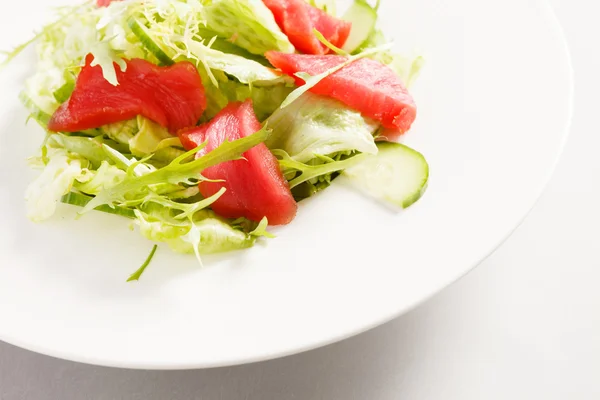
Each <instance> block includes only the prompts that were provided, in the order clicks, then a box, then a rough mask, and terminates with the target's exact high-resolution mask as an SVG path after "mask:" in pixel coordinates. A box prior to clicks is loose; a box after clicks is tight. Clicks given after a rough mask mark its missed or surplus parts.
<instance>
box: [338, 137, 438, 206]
mask: <svg viewBox="0 0 600 400" xmlns="http://www.w3.org/2000/svg"><path fill="white" fill-rule="evenodd" d="M377 147H378V148H379V153H378V154H377V155H370V156H367V157H366V158H365V160H364V161H362V162H361V163H360V164H358V165H356V166H353V167H351V168H349V169H347V170H345V171H344V172H343V176H344V177H346V180H347V181H349V182H350V184H351V185H352V186H354V187H356V188H357V189H359V190H360V191H362V192H364V193H365V194H367V195H369V196H371V197H374V198H376V199H378V200H383V201H385V202H387V203H391V204H393V205H396V206H399V207H401V208H408V207H410V206H411V205H413V204H414V203H416V202H417V200H419V199H420V198H421V197H422V196H423V194H424V193H425V191H426V189H427V183H428V181H429V165H428V164H427V161H426V160H425V157H423V155H422V154H421V153H419V152H417V151H415V150H413V149H411V148H410V147H407V146H404V145H402V144H399V143H387V142H385V143H379V144H378V145H377Z"/></svg>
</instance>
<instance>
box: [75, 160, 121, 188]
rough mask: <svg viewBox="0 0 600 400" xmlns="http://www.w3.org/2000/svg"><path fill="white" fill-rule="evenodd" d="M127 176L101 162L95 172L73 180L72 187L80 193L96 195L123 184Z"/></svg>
mask: <svg viewBox="0 0 600 400" xmlns="http://www.w3.org/2000/svg"><path fill="white" fill-rule="evenodd" d="M126 177H127V174H126V173H125V171H123V170H122V169H119V168H118V167H116V166H114V165H112V164H109V163H108V162H107V161H102V164H101V165H100V168H98V169H97V170H88V171H86V173H85V174H83V175H81V176H78V177H77V178H75V182H74V185H73V186H74V187H75V189H77V190H79V191H80V192H82V193H85V194H90V195H96V194H98V193H100V192H102V191H103V190H106V189H109V188H111V187H113V186H116V185H118V184H119V183H121V182H123V180H124V179H125V178H126Z"/></svg>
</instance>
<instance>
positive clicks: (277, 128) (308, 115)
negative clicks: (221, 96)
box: [266, 92, 379, 163]
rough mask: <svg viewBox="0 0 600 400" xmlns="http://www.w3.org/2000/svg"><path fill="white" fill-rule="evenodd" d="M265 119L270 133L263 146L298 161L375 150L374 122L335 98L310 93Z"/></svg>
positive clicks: (372, 151)
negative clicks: (319, 156) (282, 151)
mask: <svg viewBox="0 0 600 400" xmlns="http://www.w3.org/2000/svg"><path fill="white" fill-rule="evenodd" d="M267 122H268V125H269V128H270V129H272V130H273V132H272V133H271V136H270V137H269V139H268V140H267V142H266V145H267V146H268V147H269V148H270V149H281V150H284V151H285V152H286V153H287V154H288V155H289V156H290V157H291V158H292V159H294V160H295V161H299V162H301V163H306V162H308V161H311V160H313V159H314V158H315V157H317V155H323V156H327V155H331V154H336V153H340V152H349V151H350V152H360V153H369V154H376V153H377V146H376V144H375V139H374V138H373V134H374V133H375V132H376V131H377V129H378V128H379V124H378V123H377V122H375V121H371V120H368V119H366V118H364V117H363V116H362V115H361V114H360V113H359V112H356V111H354V110H351V109H349V108H348V107H347V106H346V105H344V104H342V103H340V102H338V101H336V100H333V99H330V98H327V97H322V96H318V95H315V94H312V93H310V92H307V93H304V94H303V95H302V96H301V97H300V98H298V100H297V101H295V102H294V103H293V104H290V105H289V106H288V107H286V108H284V109H279V110H277V111H276V112H275V113H274V114H273V115H272V116H271V117H269V118H268V119H267Z"/></svg>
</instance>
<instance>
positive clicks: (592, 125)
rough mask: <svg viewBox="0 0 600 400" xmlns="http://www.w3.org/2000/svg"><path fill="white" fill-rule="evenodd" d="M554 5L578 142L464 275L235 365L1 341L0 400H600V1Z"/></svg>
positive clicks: (561, 1)
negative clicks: (408, 301)
mask: <svg viewBox="0 0 600 400" xmlns="http://www.w3.org/2000/svg"><path fill="white" fill-rule="evenodd" d="M524 1H528V0H524ZM552 3H553V5H554V6H555V8H556V10H557V14H558V16H559V19H560V20H561V21H562V23H563V25H564V27H565V31H566V34H567V37H568V39H569V42H570V45H571V49H572V53H573V58H574V60H573V61H574V67H575V71H576V80H577V88H576V104H575V107H576V111H575V118H574V125H573V130H572V135H571V139H570V141H569V143H568V145H567V149H566V152H565V155H564V157H563V159H562V161H561V163H560V165H559V167H558V170H557V172H556V175H555V177H554V179H553V180H552V182H551V184H550V186H549V188H548V189H547V191H546V193H545V195H544V196H543V198H542V199H541V201H540V202H539V204H538V205H537V207H536V208H535V210H534V211H533V212H532V214H531V216H530V217H529V218H528V219H527V220H526V221H525V223H524V224H523V225H522V227H521V228H520V229H519V230H518V231H517V232H516V233H515V234H514V236H513V237H512V238H511V239H509V241H508V242H507V243H506V244H505V245H504V246H503V247H502V248H501V249H500V250H498V251H497V252H496V254H494V255H493V256H492V257H491V258H490V259H489V260H487V261H486V262H484V263H483V264H482V265H481V266H480V267H479V268H478V269H477V270H476V271H474V272H473V273H471V274H470V275H469V276H467V277H466V278H465V279H463V280H462V281H460V282H459V283H457V284H455V285H454V286H452V287H450V288H448V289H446V290H445V291H444V292H442V293H441V294H439V295H438V296H436V297H435V298H434V299H432V300H431V301H429V302H428V303H426V304H424V305H422V306H421V307H419V308H418V309H416V310H415V311H413V312H411V313H409V314H407V315H405V316H403V317H401V318H399V319H397V320H396V321H394V322H392V323H390V324H387V325H385V326H383V327H381V328H378V329H375V330H374V331H371V332H369V333H366V334H364V335H362V336H359V337H356V338H353V339H350V340H347V341H345V342H342V343H338V344H335V345H332V346H329V347H326V348H323V349H320V350H316V351H312V352H309V353H305V354H301V355H297V356H293V357H289V358H286V359H281V360H275V361H271V362H266V363H261V364H254V365H247V366H241V367H236V368H225V369H216V370H207V371H183V372H146V371H125V370H116V369H108V368H100V367H93V366H86V365H80V364H75V363H71V362H66V361H60V360H56V359H52V358H49V357H45V356H40V355H36V354H33V353H30V352H27V351H24V350H20V349H17V348H15V347H12V346H10V345H7V344H0V399H2V400H21V399H31V400H42V399H65V400H68V399H99V400H102V399H144V400H153V399H157V400H158V399H161V400H163V399H174V400H178V399H225V400H228V399H242V400H287V399H300V400H304V399H307V400H308V399H310V400H312V399H325V400H335V399H340V400H352V399H377V400H379V399H381V400H386V399H390V400H391V399H411V400H420V399H423V400H425V399H427V400H432V399H433V400H435V399H443V400H451V399H460V400H470V399H473V400H475V399H477V400H480V399H509V398H510V399H545V400H551V399H556V400H559V399H560V400H563V399H578V400H579V399H590V400H592V399H599V398H600V379H598V376H599V375H600V312H599V311H600V290H599V285H598V283H599V282H600V255H599V252H598V251H597V249H598V242H599V239H600V208H599V205H600V157H599V156H598V151H599V149H600V132H599V128H598V114H599V111H598V105H599V103H598V96H597V93H598V92H600V77H599V75H600V46H598V44H597V39H598V38H599V37H600V25H598V24H597V16H598V15H599V11H600V4H598V2H597V1H592V0H571V1H568V2H567V1H566V0H553V1H552ZM532 51H534V49H532ZM515 62H518V60H515ZM548 84H549V87H551V85H552V82H549V83H548Z"/></svg>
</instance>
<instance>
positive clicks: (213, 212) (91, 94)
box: [6, 0, 429, 277]
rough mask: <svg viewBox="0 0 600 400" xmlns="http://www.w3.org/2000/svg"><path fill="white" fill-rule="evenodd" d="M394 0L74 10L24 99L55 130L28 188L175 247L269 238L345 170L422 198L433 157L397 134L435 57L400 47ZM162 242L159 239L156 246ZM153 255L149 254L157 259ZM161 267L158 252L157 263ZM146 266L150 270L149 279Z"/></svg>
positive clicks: (243, 0) (61, 15)
mask: <svg viewBox="0 0 600 400" xmlns="http://www.w3.org/2000/svg"><path fill="white" fill-rule="evenodd" d="M378 8H379V4H376V5H371V4H369V3H367V1H366V0H356V1H355V2H354V4H353V5H352V6H351V7H350V9H349V10H347V11H346V12H345V13H344V14H343V15H341V16H338V14H337V13H336V11H337V10H336V7H335V1H327V0H311V1H305V0H121V1H119V0H95V1H94V2H91V1H88V2H86V3H84V4H81V5H79V6H75V7H63V8H59V9H58V10H57V13H58V16H57V19H56V21H55V22H53V23H51V24H49V25H47V26H46V27H44V28H43V29H42V30H41V32H39V34H37V36H36V37H35V38H34V39H33V40H32V41H30V42H29V43H26V44H24V45H22V46H19V47H18V48H17V49H15V50H14V51H13V52H12V53H10V54H9V56H8V58H7V60H6V61H7V62H8V61H10V59H12V58H13V57H15V56H16V55H17V54H18V53H19V52H21V51H22V50H23V49H24V48H25V47H27V45H29V44H32V43H35V46H36V51H37V56H38V64H37V72H36V73H35V74H34V75H33V76H32V77H30V78H29V79H28V80H27V82H26V86H25V89H24V91H23V93H22V96H21V97H22V98H21V100H22V101H23V103H24V105H25V106H26V107H27V108H28V109H29V111H30V112H31V116H30V118H31V119H33V120H35V121H36V122H37V123H38V124H39V125H40V126H41V127H42V128H43V129H44V130H45V131H46V137H45V140H44V142H43V143H42V145H41V150H40V152H39V154H37V155H36V156H34V157H32V158H31V164H32V165H33V166H34V167H37V168H40V169H41V174H40V175H39V177H38V178H37V179H36V180H35V181H34V182H32V183H31V185H30V186H29V188H28V190H27V193H26V201H27V206H28V207H27V208H28V217H29V218H30V219H31V220H32V221H35V222H41V221H44V220H47V219H49V218H51V217H52V215H53V214H54V213H55V211H56V209H57V207H58V204H59V203H66V204H71V205H75V206H79V207H80V210H79V212H80V214H85V213H87V212H90V211H93V210H96V211H101V212H106V213H112V214H116V215H120V216H122V217H124V218H129V219H131V220H132V221H133V222H134V223H135V224H136V225H137V226H138V227H139V231H140V232H141V234H142V235H143V236H145V237H146V238H148V239H149V240H151V241H153V242H155V243H165V244H167V245H168V246H169V247H170V248H171V249H172V250H174V251H176V252H183V253H190V254H195V255H196V256H197V257H198V259H200V257H201V255H202V254H209V253H218V252H226V251H232V250H239V249H245V248H249V247H251V246H253V245H254V244H255V243H256V241H257V240H259V239H260V238H271V237H272V235H271V234H270V233H269V232H268V230H267V228H268V227H269V226H276V225H287V224H290V223H292V222H293V220H294V218H295V217H296V214H297V213H298V212H299V211H298V203H299V202H301V201H302V200H304V199H307V198H309V197H311V196H313V195H315V194H316V193H318V192H320V191H322V190H324V189H326V188H328V187H329V186H330V185H332V184H333V182H334V181H336V180H338V178H339V179H341V180H343V181H345V182H348V183H350V184H352V185H353V186H354V187H356V188H357V189H359V190H361V191H364V192H365V193H366V194H368V195H370V196H373V197H375V198H377V199H380V200H383V201H385V202H388V203H391V204H394V205H396V206H398V207H400V208H406V207H409V206H410V205H412V204H413V203H415V202H416V201H417V200H418V199H419V198H420V197H421V196H422V194H423V193H424V191H425V188H426V186H427V181H428V176H429V168H428V165H427V162H426V161H425V159H424V157H423V156H422V155H421V154H420V153H418V152H417V151H415V150H412V149H410V148H408V147H406V146H404V145H402V144H399V143H396V142H395V141H396V140H397V139H398V138H399V137H400V136H401V135H403V134H405V133H406V132H408V131H409V130H410V128H411V126H412V124H413V122H414V121H415V118H416V115H417V108H416V105H415V102H414V100H413V98H412V96H411V95H410V93H409V91H408V89H407V87H409V86H410V84H411V83H412V82H413V80H414V79H415V78H416V76H417V74H418V72H419V69H420V67H421V64H422V59H421V58H417V59H414V60H410V59H407V58H404V57H402V56H400V55H397V54H394V53H393V52H392V51H391V47H392V46H391V44H390V43H388V41H387V40H386V38H385V36H384V35H383V33H382V32H381V30H380V29H379V28H378V24H377V19H378V18H377V12H378ZM155 251H156V247H154V249H153V252H152V255H153V254H154V252H155ZM150 259H151V257H149V260H150ZM149 260H147V262H146V263H145V264H144V266H146V265H147V264H148V262H149ZM137 277H139V275H138V276H137Z"/></svg>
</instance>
